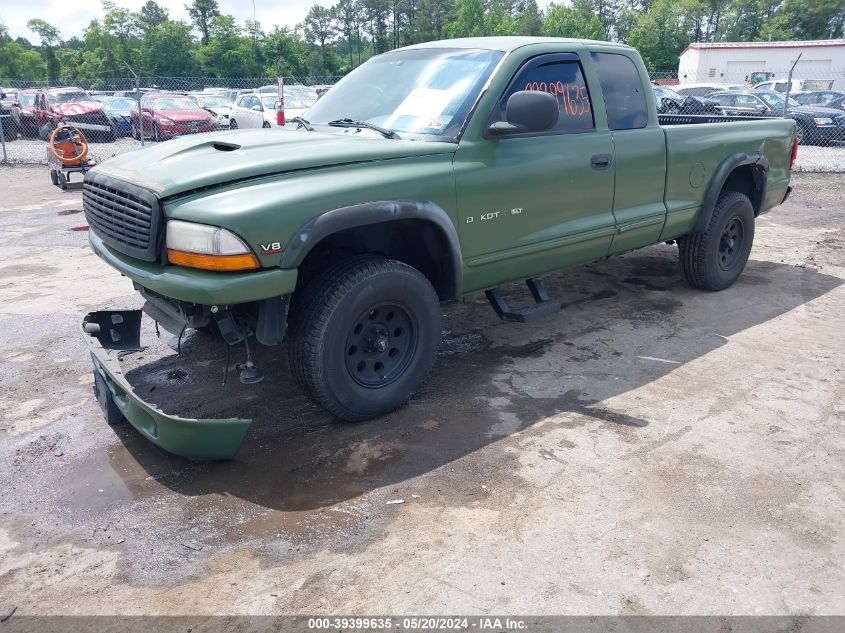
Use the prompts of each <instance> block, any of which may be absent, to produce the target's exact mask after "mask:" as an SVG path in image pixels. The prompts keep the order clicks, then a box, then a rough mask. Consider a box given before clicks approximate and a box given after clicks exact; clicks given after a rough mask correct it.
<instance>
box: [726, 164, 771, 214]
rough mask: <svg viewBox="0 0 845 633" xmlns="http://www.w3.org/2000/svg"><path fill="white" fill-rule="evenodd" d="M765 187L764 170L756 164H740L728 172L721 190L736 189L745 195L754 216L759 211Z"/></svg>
mask: <svg viewBox="0 0 845 633" xmlns="http://www.w3.org/2000/svg"><path fill="white" fill-rule="evenodd" d="M765 189H766V172H765V170H764V169H763V168H762V167H761V166H759V165H756V164H752V165H740V166H739V167H737V168H736V169H734V170H733V171H732V172H731V173H730V175H729V176H728V179H727V180H726V181H725V184H724V185H722V191H737V192H739V193H741V194H744V195H746V196H747V197H748V199H749V200H751V206H752V207H753V208H754V215H755V216H756V215H757V214H759V213H760V207H761V206H762V204H763V196H764V195H765Z"/></svg>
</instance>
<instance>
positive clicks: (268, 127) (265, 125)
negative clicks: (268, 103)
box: [261, 121, 270, 130]
mask: <svg viewBox="0 0 845 633" xmlns="http://www.w3.org/2000/svg"><path fill="white" fill-rule="evenodd" d="M261 127H263V128H264V129H265V130H269V129H270V124H269V123H267V121H264V125H262V126H261Z"/></svg>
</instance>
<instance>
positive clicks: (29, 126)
mask: <svg viewBox="0 0 845 633" xmlns="http://www.w3.org/2000/svg"><path fill="white" fill-rule="evenodd" d="M36 94H38V88H24V89H23V90H21V91H19V92H18V97H17V101H15V103H13V104H12V107H11V114H12V118H13V119H14V120H15V125H16V126H17V129H18V131H19V132H20V134H21V136H38V124H37V122H36V120H35V95H36Z"/></svg>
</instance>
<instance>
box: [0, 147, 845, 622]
mask: <svg viewBox="0 0 845 633" xmlns="http://www.w3.org/2000/svg"><path fill="white" fill-rule="evenodd" d="M115 146H116V145H115ZM806 154H807V153H806V152H805V153H804V155H805V156H806ZM0 184H1V185H2V186H1V187H0V190H2V191H3V197H2V200H0V225H2V229H3V230H2V233H0V344H2V347H0V349H2V351H0V375H2V379H0V380H2V384H3V388H2V390H0V463H2V464H4V465H5V468H2V469H0V489H2V490H3V491H4V494H3V495H0V613H2V612H5V611H6V610H7V609H8V608H11V607H13V606H15V607H17V612H16V614H15V618H18V617H20V616H22V615H31V614H41V615H47V614H104V613H105V614H115V613H119V614H132V615H136V614H170V615H188V614H190V615H210V614H221V613H223V614H225V613H228V614H279V613H300V614H319V613H357V614H375V613H443V614H454V613H467V614H484V613H513V614H721V615H742V614H777V615H781V614H789V615H809V614H840V615H842V614H845V543H843V530H845V498H843V490H845V469H843V466H845V461H843V457H845V438H844V437H843V422H845V405H844V404H843V402H845V371H844V370H845V337H843V336H842V332H843V331H845V288H844V287H843V281H845V258H843V252H844V251H843V247H845V229H843V221H845V203H843V201H845V178H843V176H841V175H820V174H809V175H798V176H797V177H796V178H795V182H794V185H795V192H794V194H793V197H792V198H791V200H790V201H789V202H788V203H787V204H785V205H784V206H782V207H780V208H778V209H775V210H774V211H772V213H770V214H768V215H767V216H765V217H763V218H761V219H760V220H759V222H758V225H757V239H756V242H755V247H754V250H753V252H752V256H751V261H750V262H749V265H748V268H747V270H746V272H745V274H744V275H743V277H742V278H741V280H740V282H739V283H738V284H737V285H735V286H734V287H733V288H731V289H729V290H727V291H724V292H721V293H715V294H708V293H702V292H697V291H694V290H692V289H690V288H688V287H686V286H685V285H684V283H683V282H682V281H681V279H680V276H679V273H678V271H677V251H676V248H675V247H673V246H667V245H660V246H654V247H651V248H648V249H644V250H642V251H638V252H635V253H630V254H627V255H625V256H623V257H618V258H614V259H611V260H609V261H606V262H602V263H595V264H589V265H585V266H580V267H577V268H574V269H570V270H567V271H562V272H559V273H555V274H552V275H548V276H547V277H546V278H544V279H545V281H546V283H547V286H548V288H549V290H550V292H551V293H552V294H554V295H557V296H558V297H560V298H561V299H562V302H563V304H564V308H563V309H562V310H561V312H560V313H559V314H558V316H556V317H554V318H552V319H550V320H548V321H545V322H538V323H535V324H532V325H529V326H526V325H520V324H508V323H502V322H500V321H498V320H497V319H496V317H495V315H494V313H493V311H492V310H491V309H490V308H489V306H487V305H486V303H485V301H484V298H483V296H475V297H470V298H469V299H467V300H466V301H463V302H460V303H454V304H450V305H446V306H444V308H443V311H444V315H445V328H446V331H445V332H444V337H443V343H442V347H441V351H440V356H439V360H438V362H437V364H436V367H435V370H434V373H433V375H432V377H431V378H430V379H429V381H428V382H427V383H426V384H425V386H424V388H423V389H422V391H421V393H419V395H418V396H417V397H416V398H415V399H414V401H413V402H411V404H410V405H409V406H408V407H406V408H404V409H402V410H400V411H398V412H395V413H393V414H391V415H388V416H385V417H383V418H380V419H377V420H374V421H371V422H367V423H362V424H354V425H353V424H342V423H338V422H336V421H334V420H332V419H330V418H328V417H327V416H326V415H325V414H324V413H323V412H322V411H321V410H319V409H317V408H316V407H315V406H314V405H312V404H310V402H309V401H308V400H306V399H305V398H304V397H303V396H302V395H301V394H300V393H299V392H298V391H297V390H296V389H295V388H294V387H293V386H292V385H291V383H290V379H289V376H288V375H287V369H286V368H285V367H286V361H285V358H284V349H272V350H270V351H269V352H268V351H266V350H265V351H264V352H262V354H261V356H260V358H259V362H260V363H261V364H262V365H263V366H264V368H265V370H266V371H267V374H268V375H267V378H266V379H265V381H264V382H263V383H261V384H260V385H257V386H253V387H244V386H242V385H240V384H239V383H238V382H237V380H230V381H229V384H228V386H227V387H226V388H225V389H222V388H221V387H220V378H221V375H222V356H223V353H222V352H223V350H222V349H221V346H220V345H219V344H218V343H217V342H216V341H214V340H211V339H208V338H205V337H203V336H201V335H195V336H191V337H188V338H187V339H186V340H185V342H184V344H183V354H184V356H185V358H184V359H177V358H176V355H175V353H174V352H173V351H172V350H171V349H170V348H169V347H167V345H166V344H165V341H164V340H163V339H161V340H156V339H155V336H154V334H153V333H152V331H151V328H150V327H149V323H147V324H146V325H145V331H144V335H145V337H146V341H148V342H150V344H151V347H150V348H149V349H148V350H147V351H145V352H144V353H143V354H141V356H142V357H143V358H137V357H136V358H132V359H130V360H128V361H127V363H131V364H134V366H136V367H137V368H136V369H134V370H133V371H132V372H131V380H132V381H133V382H134V384H135V385H136V386H137V388H138V389H140V390H142V392H144V393H146V394H147V397H149V398H150V399H151V400H155V401H157V402H159V403H161V404H162V406H164V407H166V408H168V409H170V410H174V411H179V412H182V413H187V414H192V415H196V414H197V412H203V413H206V414H214V415H225V414H226V413H227V412H232V411H238V412H239V413H249V414H250V415H254V416H255V420H256V421H255V423H254V425H253V427H252V428H251V430H250V432H249V434H248V437H247V439H246V441H245V444H244V446H243V448H242V449H241V452H240V453H239V455H238V457H237V459H235V460H234V461H232V462H226V463H209V462H190V461H186V460H182V459H178V458H175V457H172V456H170V455H168V454H166V453H163V452H162V451H160V450H158V449H157V448H155V447H154V446H153V445H151V444H150V443H148V442H146V441H145V440H143V439H141V438H140V437H139V435H138V434H137V433H136V432H135V431H134V430H133V429H132V428H131V427H130V426H128V425H125V424H124V425H119V426H116V427H113V428H110V427H109V426H107V425H106V424H105V422H104V421H103V419H102V417H101V414H100V412H99V410H98V408H97V405H96V402H95V401H94V399H93V397H92V392H91V385H92V378H91V368H90V360H89V358H88V357H87V352H86V349H85V345H84V343H83V341H82V339H81V334H80V330H79V324H80V321H81V318H82V315H83V314H84V313H85V312H87V311H90V310H93V309H97V308H102V307H112V308H114V307H137V306H138V305H139V302H138V298H137V297H136V296H135V294H133V292H132V287H131V284H130V283H129V282H128V281H127V280H126V279H124V278H122V277H121V276H120V275H119V274H117V273H116V272H115V271H113V270H112V269H110V268H108V267H107V266H106V265H105V264H103V263H102V262H101V261H99V260H98V259H97V258H96V257H94V256H93V255H92V253H91V252H90V251H89V249H88V247H87V244H86V233H85V220H84V216H83V215H82V214H81V196H80V193H79V191H78V190H71V191H68V192H66V193H63V192H61V191H60V190H59V189H57V188H55V187H52V186H50V185H49V184H48V179H47V174H46V169H45V168H43V167H38V168H36V167H14V168H2V169H0ZM518 292H519V289H518V288H516V287H513V288H510V289H509V290H508V294H509V295H510V296H511V298H513V297H516V296H517V294H518ZM185 361H189V362H185ZM400 499H401V500H404V503H396V504H389V503H388V502H390V501H394V500H400ZM188 630H190V629H188Z"/></svg>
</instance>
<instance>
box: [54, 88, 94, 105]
mask: <svg viewBox="0 0 845 633" xmlns="http://www.w3.org/2000/svg"><path fill="white" fill-rule="evenodd" d="M47 101H49V102H50V103H75V102H77V101H93V99H92V98H91V96H90V95H89V94H88V93H87V92H83V91H81V90H80V91H79V92H59V93H56V94H51V95H47Z"/></svg>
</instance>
